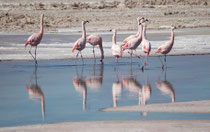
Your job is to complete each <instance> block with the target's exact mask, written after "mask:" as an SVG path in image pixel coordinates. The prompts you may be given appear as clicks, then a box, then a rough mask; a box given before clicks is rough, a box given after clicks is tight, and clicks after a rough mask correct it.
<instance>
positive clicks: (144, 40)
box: [141, 22, 151, 69]
mask: <svg viewBox="0 0 210 132" xmlns="http://www.w3.org/2000/svg"><path fill="white" fill-rule="evenodd" d="M142 26H143V31H142V32H143V33H142V42H141V47H142V51H143V52H144V53H146V54H147V57H146V60H148V56H149V53H150V51H151V43H150V42H149V41H148V40H147V37H146V23H145V22H144V23H142ZM145 65H147V63H146V62H145V61H144V65H143V66H142V69H143V68H144V66H145Z"/></svg>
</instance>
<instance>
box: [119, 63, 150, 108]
mask: <svg viewBox="0 0 210 132" xmlns="http://www.w3.org/2000/svg"><path fill="white" fill-rule="evenodd" d="M122 84H123V86H124V87H125V89H126V90H128V91H129V92H131V93H136V94H139V104H144V105H145V104H146V103H147V100H148V99H149V98H150V94H151V87H150V84H149V83H148V79H147V78H146V84H145V85H144V86H142V85H141V83H140V82H139V81H137V79H136V78H135V77H134V75H133V72H132V65H131V66H130V76H129V77H128V78H125V77H124V76H122Z"/></svg>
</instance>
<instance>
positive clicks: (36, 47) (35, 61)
mask: <svg viewBox="0 0 210 132" xmlns="http://www.w3.org/2000/svg"><path fill="white" fill-rule="evenodd" d="M36 50H37V46H36V47H35V64H36V65H37V60H36Z"/></svg>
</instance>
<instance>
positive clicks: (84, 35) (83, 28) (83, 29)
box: [82, 23, 86, 38]
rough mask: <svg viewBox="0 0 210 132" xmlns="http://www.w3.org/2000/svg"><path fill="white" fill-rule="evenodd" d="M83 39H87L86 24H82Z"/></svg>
mask: <svg viewBox="0 0 210 132" xmlns="http://www.w3.org/2000/svg"><path fill="white" fill-rule="evenodd" d="M82 38H86V30H85V24H84V23H82Z"/></svg>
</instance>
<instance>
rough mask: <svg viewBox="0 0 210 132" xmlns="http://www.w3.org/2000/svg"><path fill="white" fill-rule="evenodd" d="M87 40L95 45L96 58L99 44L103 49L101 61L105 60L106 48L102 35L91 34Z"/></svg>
mask: <svg viewBox="0 0 210 132" xmlns="http://www.w3.org/2000/svg"><path fill="white" fill-rule="evenodd" d="M86 40H87V42H88V43H89V44H91V45H92V46H93V55H94V59H95V50H94V48H95V46H96V45H99V48H100V50H101V60H100V61H101V62H103V59H104V50H103V45H102V37H101V36H100V35H98V34H91V35H90V36H88V37H87V38H86Z"/></svg>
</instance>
